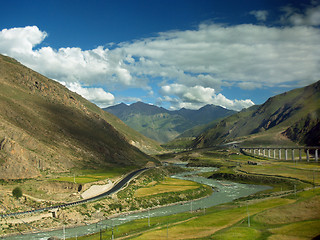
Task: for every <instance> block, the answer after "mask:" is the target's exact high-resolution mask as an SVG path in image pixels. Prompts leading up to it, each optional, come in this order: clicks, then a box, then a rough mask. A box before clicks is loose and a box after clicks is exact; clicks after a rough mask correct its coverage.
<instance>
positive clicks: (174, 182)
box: [134, 178, 200, 197]
mask: <svg viewBox="0 0 320 240" xmlns="http://www.w3.org/2000/svg"><path fill="white" fill-rule="evenodd" d="M199 187H200V184H198V183H196V182H192V181H187V180H181V179H175V178H165V180H164V181H162V182H160V183H159V184H157V183H155V184H153V182H151V184H149V185H148V186H147V187H145V188H139V189H138V190H137V191H136V192H135V194H134V196H135V197H145V196H150V195H155V194H159V193H168V192H181V191H185V190H190V189H197V188H199Z"/></svg>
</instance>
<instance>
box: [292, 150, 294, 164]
mask: <svg viewBox="0 0 320 240" xmlns="http://www.w3.org/2000/svg"><path fill="white" fill-rule="evenodd" d="M292 161H293V162H294V149H292Z"/></svg>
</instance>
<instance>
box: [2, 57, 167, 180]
mask: <svg viewBox="0 0 320 240" xmlns="http://www.w3.org/2000/svg"><path fill="white" fill-rule="evenodd" d="M0 86H1V87H0V179H20V178H33V177H36V176H39V175H40V174H41V173H54V172H61V171H69V170H70V169H72V168H108V167H112V166H137V167H139V166H143V165H145V164H146V163H147V162H148V161H150V160H152V158H151V157H149V156H148V155H147V154H146V153H144V152H147V153H149V152H152V151H154V150H161V147H160V146H159V144H158V143H156V142H155V141H153V140H151V139H148V138H146V137H145V136H143V135H142V134H140V133H138V132H136V131H134V130H133V129H131V128H129V127H128V126H127V125H125V124H124V123H123V122H122V121H120V120H119V119H118V118H117V117H115V116H114V115H112V114H109V113H108V112H106V111H103V110H102V109H100V108H99V107H97V106H96V105H94V104H92V103H91V102H89V101H87V100H86V99H84V98H82V97H81V96H80V95H78V94H76V93H74V92H71V91H69V90H68V89H67V88H66V87H64V86H63V85H61V84H59V83H58V82H56V81H53V80H50V79H48V78H46V77H44V76H42V75H41V74H39V73H37V72H34V71H33V70H31V69H29V68H27V67H25V66H23V65H22V64H20V63H19V62H17V61H16V60H14V59H12V58H9V57H6V56H3V55H0ZM138 147H139V148H140V149H138ZM143 151H144V152H143Z"/></svg>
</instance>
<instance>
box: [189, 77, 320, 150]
mask: <svg viewBox="0 0 320 240" xmlns="http://www.w3.org/2000/svg"><path fill="white" fill-rule="evenodd" d="M233 141H237V142H239V143H241V145H250V146H255V145H262V146H266V145H269V146H270V145H271V146H283V145H292V144H300V145H309V146H320V81H318V82H316V83H313V84H311V85H309V86H306V87H303V88H298V89H294V90H292V91H289V92H285V93H282V94H280V95H276V96H274V97H271V98H269V99H268V100H267V101H266V102H265V103H264V104H262V105H260V106H253V107H251V108H248V109H244V110H242V111H241V112H239V113H236V114H234V115H232V116H229V117H227V118H225V119H223V120H222V121H220V122H219V123H218V124H216V125H215V126H214V127H213V128H210V129H208V130H207V131H205V132H204V133H202V134H201V135H199V136H198V137H197V138H196V139H195V140H194V142H193V144H192V147H195V148H202V147H208V146H213V145H219V144H224V143H227V142H233Z"/></svg>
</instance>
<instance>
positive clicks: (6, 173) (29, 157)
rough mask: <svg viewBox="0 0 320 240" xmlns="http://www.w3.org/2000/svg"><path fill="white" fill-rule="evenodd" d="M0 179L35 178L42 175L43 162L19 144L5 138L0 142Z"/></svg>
mask: <svg viewBox="0 0 320 240" xmlns="http://www.w3.org/2000/svg"><path fill="white" fill-rule="evenodd" d="M0 156H1V163H0V164H1V165H0V179H21V178H34V177H36V176H39V175H40V167H39V166H40V164H41V160H40V159H39V158H38V157H37V156H36V155H35V154H32V153H31V152H30V151H29V150H27V149H25V148H23V147H22V146H21V145H20V144H19V143H18V142H16V141H14V140H12V139H10V138H7V137H5V138H4V139H2V140H1V141H0Z"/></svg>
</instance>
